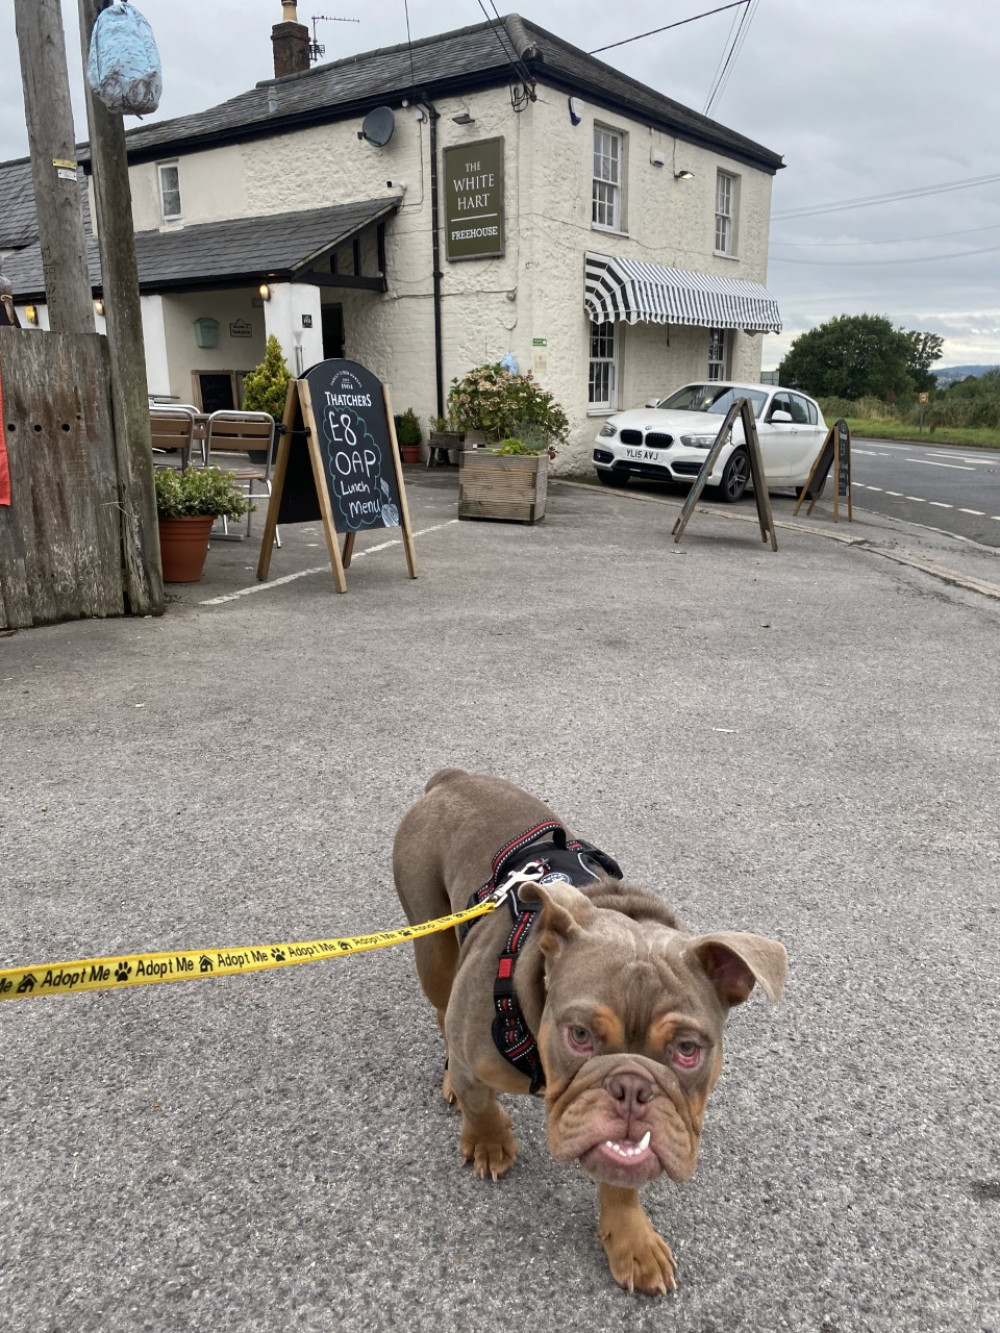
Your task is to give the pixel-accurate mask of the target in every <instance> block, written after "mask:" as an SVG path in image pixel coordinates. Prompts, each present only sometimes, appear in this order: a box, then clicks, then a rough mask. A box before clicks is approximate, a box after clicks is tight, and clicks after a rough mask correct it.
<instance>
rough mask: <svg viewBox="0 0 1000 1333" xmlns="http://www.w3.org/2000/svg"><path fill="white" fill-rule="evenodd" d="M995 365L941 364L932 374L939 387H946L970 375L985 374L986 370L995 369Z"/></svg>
mask: <svg viewBox="0 0 1000 1333" xmlns="http://www.w3.org/2000/svg"><path fill="white" fill-rule="evenodd" d="M997 369H998V367H997V366H996V365H992V366H943V367H942V368H941V369H940V370H935V371H934V375H935V376H936V378H937V384H938V388H939V389H947V387H948V385H949V384H955V383H957V382H958V381H959V380H964V379H968V377H969V376H970V375H975V376H976V377H977V378H978V377H979V376H980V375H985V374H986V372H987V371H988V370H997Z"/></svg>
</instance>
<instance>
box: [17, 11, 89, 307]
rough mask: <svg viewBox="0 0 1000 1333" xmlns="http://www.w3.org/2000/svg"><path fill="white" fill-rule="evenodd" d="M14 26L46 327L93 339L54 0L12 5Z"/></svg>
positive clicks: (60, 34) (59, 24) (60, 25)
mask: <svg viewBox="0 0 1000 1333" xmlns="http://www.w3.org/2000/svg"><path fill="white" fill-rule="evenodd" d="M14 21H15V24H16V26H17V45H18V50H19V52H20V56H21V83H22V86H23V88H24V115H25V120H26V122H27V126H28V143H29V146H30V149H31V179H32V185H33V187H34V191H35V211H36V213H37V214H38V239H39V242H40V244H41V250H42V269H43V272H44V274H45V298H46V302H47V304H48V308H49V325H50V327H51V328H52V329H53V330H54V331H56V332H58V333H93V332H94V305H93V301H92V300H91V295H90V276H89V274H88V271H87V245H86V241H85V239H84V234H83V210H82V208H81V206H80V187H79V185H78V183H77V176H76V140H75V136H74V134H73V111H72V108H71V106H70V99H69V75H68V74H67V72H66V43H65V38H64V36H63V23H62V10H61V9H60V4H59V0H14Z"/></svg>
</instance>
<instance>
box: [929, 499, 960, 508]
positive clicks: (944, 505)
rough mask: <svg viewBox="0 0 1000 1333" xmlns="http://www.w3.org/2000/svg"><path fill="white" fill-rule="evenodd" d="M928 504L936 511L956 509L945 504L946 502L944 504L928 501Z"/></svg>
mask: <svg viewBox="0 0 1000 1333" xmlns="http://www.w3.org/2000/svg"><path fill="white" fill-rule="evenodd" d="M927 503H928V504H931V505H933V506H934V508H935V509H954V508H955V506H954V505H949V504H945V502H944V501H943V500H928V501H927Z"/></svg>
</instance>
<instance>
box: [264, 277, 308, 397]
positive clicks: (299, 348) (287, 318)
mask: <svg viewBox="0 0 1000 1333" xmlns="http://www.w3.org/2000/svg"><path fill="white" fill-rule="evenodd" d="M270 290H271V297H270V300H268V301H265V302H264V326H265V334H266V337H270V336H271V334H272V333H273V334H274V336H275V337H276V338H277V339H278V342H279V343H281V349H282V351H283V352H284V353H285V363H286V365H287V366H288V369H289V370H290V371H291V372H292V374H293V375H301V374H302V372H303V371H304V370H308V369H309V367H310V366H313V365H315V364H316V362H317V361H322V360H323V322H322V314H321V310H320V290H321V289H320V288H319V287H314V286H312V285H311V284H307V283H301V282H280V283H271V285H270ZM309 321H311V323H312V327H311V328H306V323H307V322H309ZM265 340H266V339H265ZM263 357H264V353H263V352H261V356H260V359H261V360H263Z"/></svg>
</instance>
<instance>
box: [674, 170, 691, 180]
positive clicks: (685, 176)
mask: <svg viewBox="0 0 1000 1333" xmlns="http://www.w3.org/2000/svg"><path fill="white" fill-rule="evenodd" d="M674 180H675V181H693V180H694V172H693V171H686V170H684V171H675V172H674Z"/></svg>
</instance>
